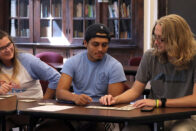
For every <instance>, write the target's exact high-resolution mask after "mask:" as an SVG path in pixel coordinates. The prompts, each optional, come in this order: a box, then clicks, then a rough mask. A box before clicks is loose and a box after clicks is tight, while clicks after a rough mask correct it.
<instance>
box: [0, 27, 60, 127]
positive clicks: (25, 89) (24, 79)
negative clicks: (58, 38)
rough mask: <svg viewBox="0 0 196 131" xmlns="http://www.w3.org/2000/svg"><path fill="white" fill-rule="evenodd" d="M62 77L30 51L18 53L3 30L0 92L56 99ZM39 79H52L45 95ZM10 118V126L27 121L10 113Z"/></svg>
mask: <svg viewBox="0 0 196 131" xmlns="http://www.w3.org/2000/svg"><path fill="white" fill-rule="evenodd" d="M59 79H60V73H59V72H58V71H56V70H55V69H54V68H52V67H51V66H49V65H47V64H46V63H44V62H42V61H41V60H40V59H38V58H37V57H35V56H33V55H31V54H29V53H23V52H19V51H18V50H17V48H16V46H15V44H14V42H13V40H12V38H11V37H10V36H9V35H8V34H7V33H6V32H4V31H2V30H0V95H5V94H11V95H16V96H17V98H35V99H42V98H44V99H49V98H53V97H54V96H55V91H56V88H57V84H58V81H59ZM39 80H46V81H48V82H49V84H48V88H47V90H46V93H45V95H44V96H43V91H42V87H41V84H40V82H39ZM10 119H12V121H14V122H15V123H13V122H10V123H9V124H7V125H8V126H9V125H10V124H13V125H14V124H16V125H20V124H19V123H21V122H20V121H25V120H24V119H20V118H18V117H17V116H16V117H12V116H11V117H10ZM10 121H11V120H10ZM7 122H9V120H7ZM22 123H23V122H22ZM9 127H12V126H9ZM9 127H8V128H9Z"/></svg>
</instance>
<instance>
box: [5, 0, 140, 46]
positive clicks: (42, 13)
mask: <svg viewBox="0 0 196 131" xmlns="http://www.w3.org/2000/svg"><path fill="white" fill-rule="evenodd" d="M3 1H4V3H8V4H9V5H10V6H9V8H10V9H9V11H10V12H8V13H7V14H8V15H9V18H8V19H6V20H7V21H8V22H9V25H7V26H8V27H6V29H7V30H8V31H9V32H10V35H11V36H12V37H14V40H15V42H17V43H21V42H22V43H27V44H28V43H39V44H40V45H42V43H44V45H47V44H46V43H48V45H50V44H51V43H55V42H56V43H57V42H58V43H57V44H59V43H61V44H62V45H66V46H74V47H77V46H78V47H81V46H82V41H83V37H84V32H85V30H86V28H87V27H88V26H89V25H91V24H93V23H104V24H106V25H107V26H108V27H109V29H110V31H111V35H112V40H111V44H110V46H111V47H114V48H127V47H128V48H129V47H130V48H132V47H136V46H137V47H139V48H143V20H144V19H143V17H144V16H143V8H144V5H143V4H144V0H109V2H106V3H105V2H98V0H9V1H7V0H3Z"/></svg>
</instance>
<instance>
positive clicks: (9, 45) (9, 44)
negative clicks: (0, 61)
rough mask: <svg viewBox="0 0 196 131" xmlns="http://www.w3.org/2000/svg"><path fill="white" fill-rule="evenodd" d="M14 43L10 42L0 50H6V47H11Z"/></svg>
mask: <svg viewBox="0 0 196 131" xmlns="http://www.w3.org/2000/svg"><path fill="white" fill-rule="evenodd" d="M12 44H13V43H12V42H9V43H8V44H7V45H5V46H2V47H0V51H4V50H5V49H7V48H9V47H11V45H12Z"/></svg>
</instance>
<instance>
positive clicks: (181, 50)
mask: <svg viewBox="0 0 196 131" xmlns="http://www.w3.org/2000/svg"><path fill="white" fill-rule="evenodd" d="M157 24H159V25H160V26H161V27H162V38H164V44H165V47H166V52H165V53H159V52H158V51H157V50H156V49H155V50H154V53H155V55H157V56H159V60H160V61H162V62H166V61H169V62H170V63H171V64H173V65H174V66H175V67H176V68H177V69H186V68H188V66H189V64H190V62H191V60H192V59H193V57H194V56H195V54H196V40H195V38H194V34H193V33H192V31H191V29H190V27H189V25H188V23H187V22H186V20H185V19H184V18H182V17H181V16H179V15H176V14H171V15H167V16H164V17H162V18H160V19H159V20H157V22H156V24H155V26H156V25H157ZM155 26H154V28H153V32H152V34H154V30H155ZM152 47H155V46H154V40H152ZM168 56H170V57H172V58H173V59H172V60H171V61H170V60H168Z"/></svg>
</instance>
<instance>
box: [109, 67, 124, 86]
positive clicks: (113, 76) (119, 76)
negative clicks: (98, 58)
mask: <svg viewBox="0 0 196 131" xmlns="http://www.w3.org/2000/svg"><path fill="white" fill-rule="evenodd" d="M124 81H126V77H125V73H124V70H123V67H122V64H121V63H116V64H115V65H114V66H113V67H112V69H111V72H110V75H109V84H113V83H118V82H124Z"/></svg>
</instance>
